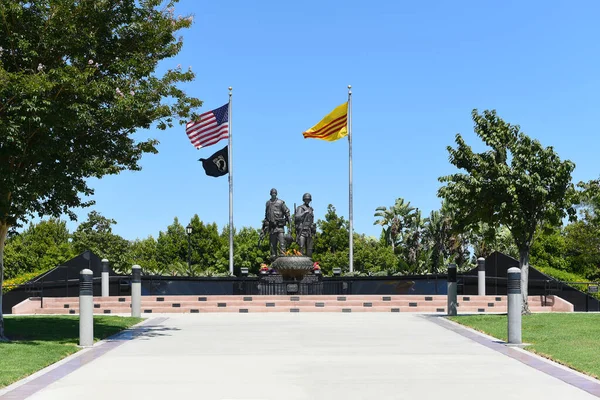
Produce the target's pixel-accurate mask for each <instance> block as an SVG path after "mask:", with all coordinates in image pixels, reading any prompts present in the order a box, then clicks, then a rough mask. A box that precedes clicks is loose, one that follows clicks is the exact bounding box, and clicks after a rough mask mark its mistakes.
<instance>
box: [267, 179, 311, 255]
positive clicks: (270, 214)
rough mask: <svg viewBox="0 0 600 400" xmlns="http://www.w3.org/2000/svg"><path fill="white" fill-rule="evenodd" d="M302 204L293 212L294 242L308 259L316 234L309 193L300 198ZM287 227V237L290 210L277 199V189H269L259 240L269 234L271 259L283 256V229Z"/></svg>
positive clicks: (289, 226) (284, 245) (289, 228)
mask: <svg viewBox="0 0 600 400" xmlns="http://www.w3.org/2000/svg"><path fill="white" fill-rule="evenodd" d="M302 201H303V204H301V205H300V206H299V207H298V208H296V210H295V215H294V223H295V225H296V242H297V243H298V245H299V246H300V252H301V253H302V254H303V255H305V256H308V257H311V256H312V248H313V238H314V236H315V234H316V225H315V223H314V219H315V217H314V210H313V208H312V207H311V206H310V202H311V201H312V197H311V195H310V193H305V194H304V196H302ZM286 226H287V227H288V235H287V236H289V238H291V235H289V233H290V232H291V218H290V210H289V208H288V207H287V206H286V205H285V202H284V201H283V200H281V199H278V198H277V189H271V199H269V200H268V201H267V204H266V206H265V219H264V221H263V227H262V233H261V239H262V237H263V236H265V235H266V234H267V233H268V234H269V243H270V247H271V259H275V258H276V257H277V256H278V255H281V254H284V253H285V250H286V235H285V227H286Z"/></svg>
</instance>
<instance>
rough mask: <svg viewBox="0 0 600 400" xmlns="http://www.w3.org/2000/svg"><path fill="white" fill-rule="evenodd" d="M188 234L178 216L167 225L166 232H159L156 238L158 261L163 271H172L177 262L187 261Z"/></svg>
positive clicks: (168, 272)
mask: <svg viewBox="0 0 600 400" xmlns="http://www.w3.org/2000/svg"><path fill="white" fill-rule="evenodd" d="M187 245H188V242H187V235H186V233H185V228H184V227H183V225H181V224H180V223H179V219H177V217H175V218H174V220H173V223H172V224H171V225H169V226H168V227H167V230H166V231H165V232H162V231H161V232H159V233H158V238H157V239H156V253H157V256H156V261H157V264H158V268H159V270H161V271H166V272H167V274H168V275H171V273H170V266H172V265H175V263H177V262H185V263H187Z"/></svg>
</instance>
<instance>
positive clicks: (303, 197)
mask: <svg viewBox="0 0 600 400" xmlns="http://www.w3.org/2000/svg"><path fill="white" fill-rule="evenodd" d="M307 199H308V201H309V202H311V201H312V196H311V195H310V193H304V196H302V201H304V200H307Z"/></svg>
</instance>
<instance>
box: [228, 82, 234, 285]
mask: <svg viewBox="0 0 600 400" xmlns="http://www.w3.org/2000/svg"><path fill="white" fill-rule="evenodd" d="M231 90H232V87H231V86H229V109H228V111H227V116H228V119H229V134H228V135H227V136H228V137H229V144H228V146H227V157H228V158H229V162H228V163H227V168H228V170H229V274H230V275H233V158H232V148H231V140H232V136H233V135H232V132H231V131H232V130H231Z"/></svg>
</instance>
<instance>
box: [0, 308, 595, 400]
mask: <svg viewBox="0 0 600 400" xmlns="http://www.w3.org/2000/svg"><path fill="white" fill-rule="evenodd" d="M153 318H156V316H154V317H153ZM436 321H437V322H436ZM150 322H151V321H150ZM154 322H155V323H158V325H155V326H154V327H152V328H147V329H145V330H142V331H140V334H138V335H137V336H136V335H135V334H134V335H133V336H132V337H129V338H126V339H128V340H126V341H125V342H124V343H121V344H120V345H118V346H115V348H114V349H112V350H110V351H107V352H103V353H104V354H102V355H101V356H99V357H97V358H96V359H93V358H94V356H93V353H92V352H90V351H89V350H88V351H86V353H84V354H82V355H80V356H79V357H80V358H81V357H87V358H88V359H89V358H92V359H93V360H88V361H90V362H88V363H86V364H85V365H83V366H81V367H78V366H77V368H76V369H74V370H73V371H72V372H70V373H68V374H66V375H65V376H63V377H62V378H60V376H61V374H60V373H59V370H60V368H61V367H59V368H57V369H55V370H54V371H52V372H51V373H52V374H54V376H55V377H56V378H60V379H58V380H56V381H54V382H53V383H50V384H47V383H46V384H45V387H44V388H42V389H41V390H39V391H37V392H36V393H34V394H33V395H32V396H31V397H28V398H30V399H45V400H52V399H57V400H59V399H60V400H67V399H83V398H85V399H88V400H91V399H168V400H174V399H207V400H208V399H237V400H241V399H247V400H250V399H252V400H258V399H286V400H295V399H370V400H373V399H377V400H379V399H444V400H451V399H461V400H468V399H474V400H475V399H477V400H481V399H485V400H493V399H502V400H508V399H520V400H522V399H544V400H550V399H561V400H563V399H569V400H579V399H597V397H596V396H594V395H592V394H590V393H588V392H586V391H584V390H582V389H579V388H577V387H575V386H572V385H570V384H568V383H565V382H564V381H562V380H560V379H557V378H556V377H553V376H551V375H549V374H547V373H544V372H541V371H539V370H537V369H535V368H532V367H530V366H528V365H526V364H525V363H523V362H521V361H519V360H517V359H515V358H511V357H509V356H507V355H505V354H502V353H501V352H499V351H496V350H494V349H493V348H490V347H488V346H487V345H483V344H481V343H478V342H477V341H475V340H472V339H470V338H468V337H465V335H464V334H461V333H460V332H458V331H459V330H460V329H461V328H459V329H458V330H457V329H456V327H451V328H450V329H448V328H447V327H445V326H444V324H449V323H447V322H442V321H439V317H429V316H423V315H414V314H402V313H400V314H395V313H394V314H392V313H386V314H384V313H362V314H342V313H339V314H327V313H311V314H308V313H307V314H302V313H299V314H295V313H294V314H292V313H290V314H267V313H263V314H204V315H202V314H184V315H168V316H167V315H165V316H163V318H159V319H155V320H154ZM485 340H487V339H485ZM490 343H491V341H490ZM106 345H110V342H108V343H105V344H103V345H101V346H98V348H101V347H102V346H106ZM496 346H498V345H497V344H496ZM503 347H504V346H503ZM93 350H96V348H95V349H93ZM86 354H87V356H86ZM526 357H528V356H526ZM71 364H73V363H71ZM64 365H69V363H67V364H64ZM64 365H63V366H64ZM566 373H568V374H570V372H568V371H567V372H566ZM63 375H64V374H63ZM581 379H583V380H584V381H587V382H589V384H590V385H591V386H594V385H597V381H593V380H591V379H587V378H581ZM34 382H35V380H34V381H32V382H31V383H29V385H31V384H33V383H34ZM26 387H27V384H26V385H24V386H22V387H21V389H23V388H26ZM599 387H600V386H599ZM18 390H19V388H17V389H16V390H14V391H13V392H8V393H7V394H5V395H4V396H0V399H8V398H11V399H16V398H19V397H15V396H17V395H18V392H17V391H18ZM36 390H37V389H36ZM21 393H26V391H22V392H21ZM21 396H23V394H21ZM21 398H24V397H21Z"/></svg>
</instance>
